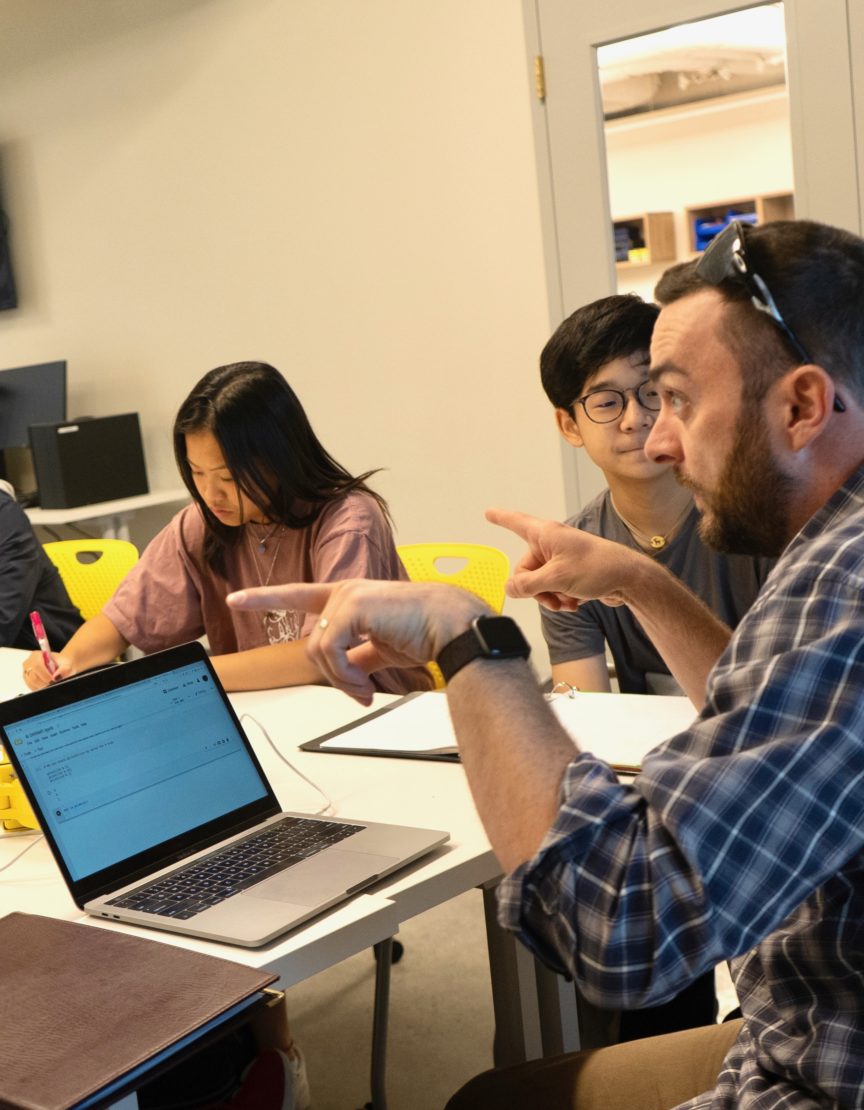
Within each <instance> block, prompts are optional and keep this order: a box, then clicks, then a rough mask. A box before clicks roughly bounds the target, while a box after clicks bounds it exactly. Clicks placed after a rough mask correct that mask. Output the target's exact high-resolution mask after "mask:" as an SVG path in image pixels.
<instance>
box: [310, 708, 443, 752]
mask: <svg viewBox="0 0 864 1110" xmlns="http://www.w3.org/2000/svg"><path fill="white" fill-rule="evenodd" d="M300 749H301V751H306V752H334V753H336V754H338V755H378V756H382V755H383V756H390V757H391V758H394V759H434V760H441V761H443V762H445V763H458V762H459V749H458V747H457V745H456V736H455V734H454V732H453V725H452V723H451V721H450V710H449V709H448V708H447V695H446V694H444V693H443V692H440V693H439V692H437V691H433V690H415V691H414V692H413V693H411V694H405V695H404V697H401V698H399V699H398V700H397V701H393V702H390V704H389V705H385V706H384V707H383V708H382V709H376V710H375V711H374V712H373V713H367V714H366V716H365V717H361V718H360V720H359V721H352V723H351V724H349V725H344V726H343V727H342V728H337V729H334V730H333V731H332V732H327V733H325V734H324V735H323V736H316V737H315V739H314V740H307V741H306V743H305V744H301V745H300Z"/></svg>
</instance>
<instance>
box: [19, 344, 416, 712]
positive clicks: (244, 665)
mask: <svg viewBox="0 0 864 1110" xmlns="http://www.w3.org/2000/svg"><path fill="white" fill-rule="evenodd" d="M174 452H175V456H176V459H177V465H178V467H179V469H180V473H181V475H182V477H183V481H184V482H185V484H186V486H187V487H188V489H189V492H190V493H191V495H192V498H193V503H192V504H191V505H188V506H187V507H186V508H185V509H182V510H181V511H180V512H179V513H178V514H177V515H176V516H175V517H174V519H173V520H172V521H171V522H170V524H168V525H167V527H165V528H164V529H163V530H162V531H161V532H160V533H159V534H158V535H157V536H156V537H155V539H154V540H153V541H152V542H151V543H150V544H149V545H148V546H147V548H146V549H145V551H144V552H143V554H142V556H141V559H140V561H139V562H138V564H137V565H136V566H135V567H134V568H133V569H132V571H130V573H129V574H128V575H127V576H126V578H125V579H124V580H123V582H122V583H121V584H120V586H119V588H118V590H117V592H116V593H115V594H114V597H113V598H112V599H111V601H110V602H109V603H108V604H107V605H106V606H105V608H104V609H103V611H102V612H101V613H100V614H99V615H98V616H96V617H94V618H93V619H92V620H89V621H87V623H86V624H84V625H83V626H82V627H81V628H80V629H79V630H78V632H76V633H75V635H74V636H73V637H72V638H71V639H70V640H69V642H68V643H67V644H66V645H65V647H64V648H63V649H62V650H61V651H59V652H57V653H56V654H55V655H54V660H55V663H56V664H57V670H56V673H55V675H54V678H55V679H56V678H66V677H68V676H70V675H74V674H77V673H79V672H80V671H83V670H86V669H87V668H89V667H94V666H97V665H99V664H101V663H106V662H109V661H110V660H112V659H115V658H116V657H117V656H118V655H120V654H122V652H124V651H125V650H126V648H127V647H129V646H130V645H134V646H135V647H137V648H140V649H141V650H142V651H145V652H152V651H157V650H159V649H162V648H166V647H171V646H173V645H175V644H179V643H183V642H184V641H187V640H194V639H197V638H198V637H200V636H202V635H205V634H206V636H207V638H208V641H209V645H210V650H211V652H212V653H213V657H214V658H213V662H214V665H215V667H216V671H217V673H218V674H219V677H220V679H221V681H222V683H223V685H224V686H225V687H226V689H228V690H259V689H266V688H270V687H274V686H291V685H298V684H300V683H307V682H321V681H322V678H321V675H320V673H319V672H318V670H317V669H316V668H315V667H314V666H313V665H312V664H311V663H310V662H309V660H308V659H307V657H306V653H305V650H304V644H303V640H304V638H305V637H306V636H307V635H308V633H309V631H310V628H311V625H312V624H313V623H314V617H309V618H308V619H307V616H306V614H305V613H298V612H294V611H293V610H270V611H267V612H265V613H264V614H263V615H262V614H261V613H251V612H250V613H244V612H240V611H237V610H231V609H229V608H228V607H227V605H226V604H225V597H226V595H227V594H229V593H231V591H232V590H236V589H239V588H242V587H244V586H266V585H269V584H270V583H271V582H274V583H275V582H328V581H332V580H334V579H341V578H405V577H406V575H405V571H404V568H403V567H402V564H401V563H400V561H399V558H398V556H397V554H396V549H395V546H394V542H393V535H392V531H391V528H390V522H389V517H388V512H387V506H386V504H385V503H384V501H383V500H382V498H381V497H380V496H379V495H378V494H377V493H374V492H373V491H372V490H371V489H370V488H369V487H368V486H367V484H366V481H367V479H368V478H369V477H370V475H371V474H372V473H373V472H372V471H369V472H367V473H365V474H361V475H360V476H359V477H353V476H352V475H351V474H350V473H349V472H348V471H347V470H345V468H344V467H342V466H340V465H339V463H337V462H336V461H335V460H334V459H333V458H332V457H331V456H330V455H329V454H328V452H327V451H326V450H325V449H324V447H323V446H322V445H321V443H320V442H319V440H318V439H317V437H316V436H315V433H314V432H313V430H312V427H311V425H310V423H309V420H308V418H307V416H306V413H305V412H304V410H303V407H302V405H301V404H300V401H299V400H298V399H297V396H296V394H295V393H294V391H293V390H292V389H291V387H290V386H289V385H288V382H287V381H286V380H285V378H283V377H282V375H281V374H280V373H279V372H278V371H277V370H275V369H274V368H273V367H272V366H268V365H267V364H266V363H261V362H238V363H233V364H231V365H229V366H220V367H217V368H216V369H215V370H211V371H210V372H209V373H208V374H205V375H204V377H203V378H202V379H201V381H199V382H198V384H197V385H196V386H195V388H194V389H193V390H192V392H191V393H190V394H189V396H188V397H187V398H186V400H185V401H184V402H183V404H182V405H181V406H180V411H179V412H178V414H177V419H176V420H175V423H174ZM24 677H25V680H26V682H27V685H28V686H29V687H30V688H31V689H39V688H40V687H42V686H44V685H46V684H47V683H48V682H49V681H51V676H50V675H49V673H48V671H47V669H46V667H45V665H44V663H43V661H42V658H41V655H40V653H39V652H33V653H32V654H31V655H30V656H29V657H28V658H27V660H26V662H25V664H24ZM375 678H376V682H377V683H378V684H379V686H380V688H381V689H382V690H386V691H390V692H396V693H401V692H404V691H405V690H408V689H424V688H426V687H428V686H429V684H430V680H429V678H428V675H427V672H426V670H425V668H421V667H418V668H416V669H415V670H414V671H412V672H410V673H408V674H407V675H406V672H400V671H397V670H393V671H381V672H379V673H378V674H376V676H375Z"/></svg>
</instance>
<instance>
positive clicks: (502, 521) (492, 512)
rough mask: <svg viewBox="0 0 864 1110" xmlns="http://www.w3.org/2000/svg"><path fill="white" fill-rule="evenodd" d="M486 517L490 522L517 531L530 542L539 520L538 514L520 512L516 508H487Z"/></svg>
mask: <svg viewBox="0 0 864 1110" xmlns="http://www.w3.org/2000/svg"><path fill="white" fill-rule="evenodd" d="M486 519H487V520H488V521H489V523H490V524H497V525H499V526H500V527H501V528H507V529H509V531H511V532H515V533H516V535H517V536H521V538H522V539H523V540H525V542H526V543H528V542H530V540H531V538H532V536H533V533H534V530H535V529H534V525H535V524H536V522H537V517H536V516H530V515H529V514H528V513H519V512H516V510H515V509H487V510H486Z"/></svg>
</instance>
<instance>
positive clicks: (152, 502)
mask: <svg viewBox="0 0 864 1110" xmlns="http://www.w3.org/2000/svg"><path fill="white" fill-rule="evenodd" d="M188 500H189V491H188V490H187V489H185V488H178V489H163V490H154V491H153V492H152V493H141V494H138V495H137V496H136V497H121V498H119V499H118V500H116V501H99V502H95V503H94V504H92V505H76V506H75V507H74V508H72V509H40V508H36V507H34V508H32V509H25V510H24V511H25V512H26V513H27V517H28V519H29V521H30V523H31V524H33V525H44V526H46V527H51V526H52V525H58V524H92V525H94V526H95V527H96V528H97V529H98V530H99V532H100V535H101V536H102V539H106V540H128V539H129V521H130V520H131V519H132V517H133V516H134V515H135V513H136V512H138V511H139V510H140V509H150V508H153V507H155V506H158V505H173V504H181V503H182V502H185V501H188Z"/></svg>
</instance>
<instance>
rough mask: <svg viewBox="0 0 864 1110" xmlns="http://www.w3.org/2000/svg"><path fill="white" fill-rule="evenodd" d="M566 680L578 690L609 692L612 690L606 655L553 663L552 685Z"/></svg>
mask: <svg viewBox="0 0 864 1110" xmlns="http://www.w3.org/2000/svg"><path fill="white" fill-rule="evenodd" d="M559 682H564V683H566V684H567V685H568V686H575V687H576V689H577V690H585V691H591V692H594V693H602V694H608V693H611V691H612V683H611V681H610V680H609V665H608V663H607V662H606V656H605V655H592V656H590V657H589V658H588V659H570V660H568V661H567V662H566V663H554V664H553V665H552V687H553V689H554V687H555V686H556V685H557V684H558V683H559Z"/></svg>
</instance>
